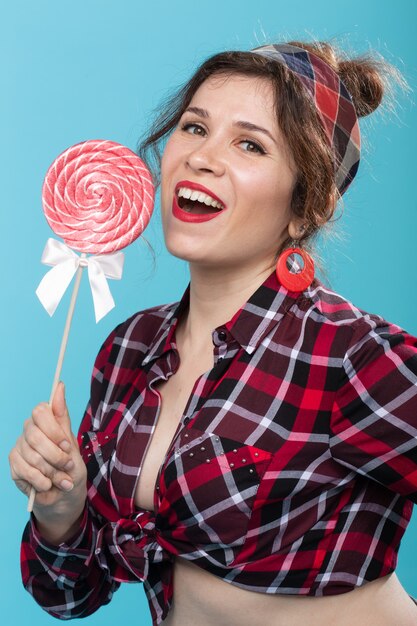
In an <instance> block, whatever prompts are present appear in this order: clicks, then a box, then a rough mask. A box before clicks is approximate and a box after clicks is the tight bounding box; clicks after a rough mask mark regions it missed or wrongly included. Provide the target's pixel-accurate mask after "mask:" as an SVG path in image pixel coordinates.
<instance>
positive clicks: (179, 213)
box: [172, 180, 226, 223]
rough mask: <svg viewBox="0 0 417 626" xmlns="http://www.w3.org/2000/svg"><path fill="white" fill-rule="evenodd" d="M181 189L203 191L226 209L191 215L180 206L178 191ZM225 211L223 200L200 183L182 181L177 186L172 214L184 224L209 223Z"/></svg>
mask: <svg viewBox="0 0 417 626" xmlns="http://www.w3.org/2000/svg"><path fill="white" fill-rule="evenodd" d="M180 187H187V189H193V190H194V191H201V192H203V193H206V194H207V195H208V196H210V197H211V198H213V200H216V201H217V202H219V203H220V204H221V205H222V206H223V207H224V208H223V209H221V210H218V211H215V212H213V213H190V212H189V211H184V210H183V209H181V207H180V206H179V204H178V189H179V188H180ZM225 209H226V207H225V204H224V202H223V200H221V199H220V198H218V197H217V196H216V195H215V194H214V193H213V192H212V191H210V190H209V189H207V188H206V187H204V186H203V185H200V184H199V183H193V182H191V181H189V180H181V181H180V182H179V183H177V184H176V185H175V193H174V199H173V201H172V214H173V215H174V217H176V218H177V219H179V220H181V221H183V222H191V223H200V222H207V221H209V220H212V219H214V218H215V217H217V216H218V215H220V213H222V212H223V211H224V210H225Z"/></svg>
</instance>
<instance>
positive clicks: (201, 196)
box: [178, 187, 224, 209]
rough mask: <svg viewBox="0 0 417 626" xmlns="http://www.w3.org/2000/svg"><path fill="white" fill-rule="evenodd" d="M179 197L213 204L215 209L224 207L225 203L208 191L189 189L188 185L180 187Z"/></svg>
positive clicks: (209, 204) (208, 204)
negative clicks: (215, 198) (210, 194)
mask: <svg viewBox="0 0 417 626" xmlns="http://www.w3.org/2000/svg"><path fill="white" fill-rule="evenodd" d="M178 197H179V198H185V199H186V200H198V201H199V202H203V203H204V204H206V205H207V206H212V207H214V208H215V209H223V208H224V207H223V205H222V204H221V203H220V202H217V200H214V198H212V197H211V196H209V195H208V194H207V193H204V192H202V191H194V190H193V189H188V187H180V188H179V189H178Z"/></svg>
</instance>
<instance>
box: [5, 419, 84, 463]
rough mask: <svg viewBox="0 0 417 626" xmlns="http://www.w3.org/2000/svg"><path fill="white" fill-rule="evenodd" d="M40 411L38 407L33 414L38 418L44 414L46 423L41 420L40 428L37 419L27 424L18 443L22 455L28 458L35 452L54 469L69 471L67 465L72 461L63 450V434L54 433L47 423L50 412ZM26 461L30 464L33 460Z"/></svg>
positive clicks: (28, 421)
mask: <svg viewBox="0 0 417 626" xmlns="http://www.w3.org/2000/svg"><path fill="white" fill-rule="evenodd" d="M38 409H39V407H36V409H34V411H33V413H34V415H35V414H36V415H37V418H38V417H39V415H40V414H41V413H43V417H45V420H44V423H42V420H39V422H40V425H39V426H38V425H37V424H36V423H35V418H34V419H33V420H30V419H29V420H27V421H26V422H25V425H24V435H23V437H22V438H20V439H19V440H18V443H17V445H18V446H20V447H19V449H20V453H21V454H22V456H24V457H25V458H26V456H25V455H26V453H30V454H31V450H33V451H34V452H36V453H37V454H38V456H39V457H41V458H42V459H43V460H45V461H46V463H48V464H50V465H52V466H53V467H54V468H57V469H68V470H69V469H70V468H69V467H67V464H68V463H69V462H70V461H71V460H72V459H71V456H70V454H69V453H68V452H64V450H63V449H62V434H60V433H56V432H54V431H53V429H50V428H49V425H48V423H47V421H48V420H47V419H46V418H47V417H49V415H48V414H49V413H50V410H42V411H40V410H39V411H38ZM51 431H52V432H51ZM25 444H26V445H25ZM32 456H33V455H32V454H31V457H32ZM26 460H27V461H28V462H30V460H31V459H29V458H27V459H26Z"/></svg>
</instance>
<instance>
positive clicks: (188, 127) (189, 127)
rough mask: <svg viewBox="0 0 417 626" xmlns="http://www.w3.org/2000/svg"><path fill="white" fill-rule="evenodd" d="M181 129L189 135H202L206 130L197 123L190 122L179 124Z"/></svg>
mask: <svg viewBox="0 0 417 626" xmlns="http://www.w3.org/2000/svg"><path fill="white" fill-rule="evenodd" d="M181 130H184V131H185V132H186V133H190V135H201V136H203V135H204V133H205V132H206V131H205V130H204V128H203V127H202V126H200V125H199V124H192V123H191V122H188V123H186V124H183V125H182V126H181Z"/></svg>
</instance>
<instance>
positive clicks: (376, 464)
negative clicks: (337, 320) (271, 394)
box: [330, 316, 417, 502]
mask: <svg viewBox="0 0 417 626" xmlns="http://www.w3.org/2000/svg"><path fill="white" fill-rule="evenodd" d="M330 430H331V437H330V450H331V453H332V456H333V458H334V459H335V460H336V461H337V462H339V463H341V464H342V465H344V466H346V467H347V468H350V469H352V470H354V471H356V472H358V473H359V474H362V475H364V476H366V477H368V478H370V479H372V480H375V481H377V482H378V483H381V484H382V485H384V486H385V487H387V488H389V489H391V490H392V491H394V492H396V493H399V494H401V495H402V496H404V497H406V498H408V499H410V500H413V501H414V502H417V339H416V338H415V337H412V336H411V335H409V334H408V333H407V332H405V331H403V330H402V329H401V328H399V327H398V326H395V325H393V324H389V323H387V322H385V321H384V320H382V319H381V318H378V317H377V316H366V318H365V319H363V320H362V321H361V322H360V323H357V324H356V325H355V324H354V327H353V333H352V339H351V341H350V345H349V348H348V350H347V352H346V355H345V358H344V362H343V371H342V379H341V381H340V385H339V386H338V390H337V392H336V395H335V401H334V405H333V410H332V414H331V421H330Z"/></svg>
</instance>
